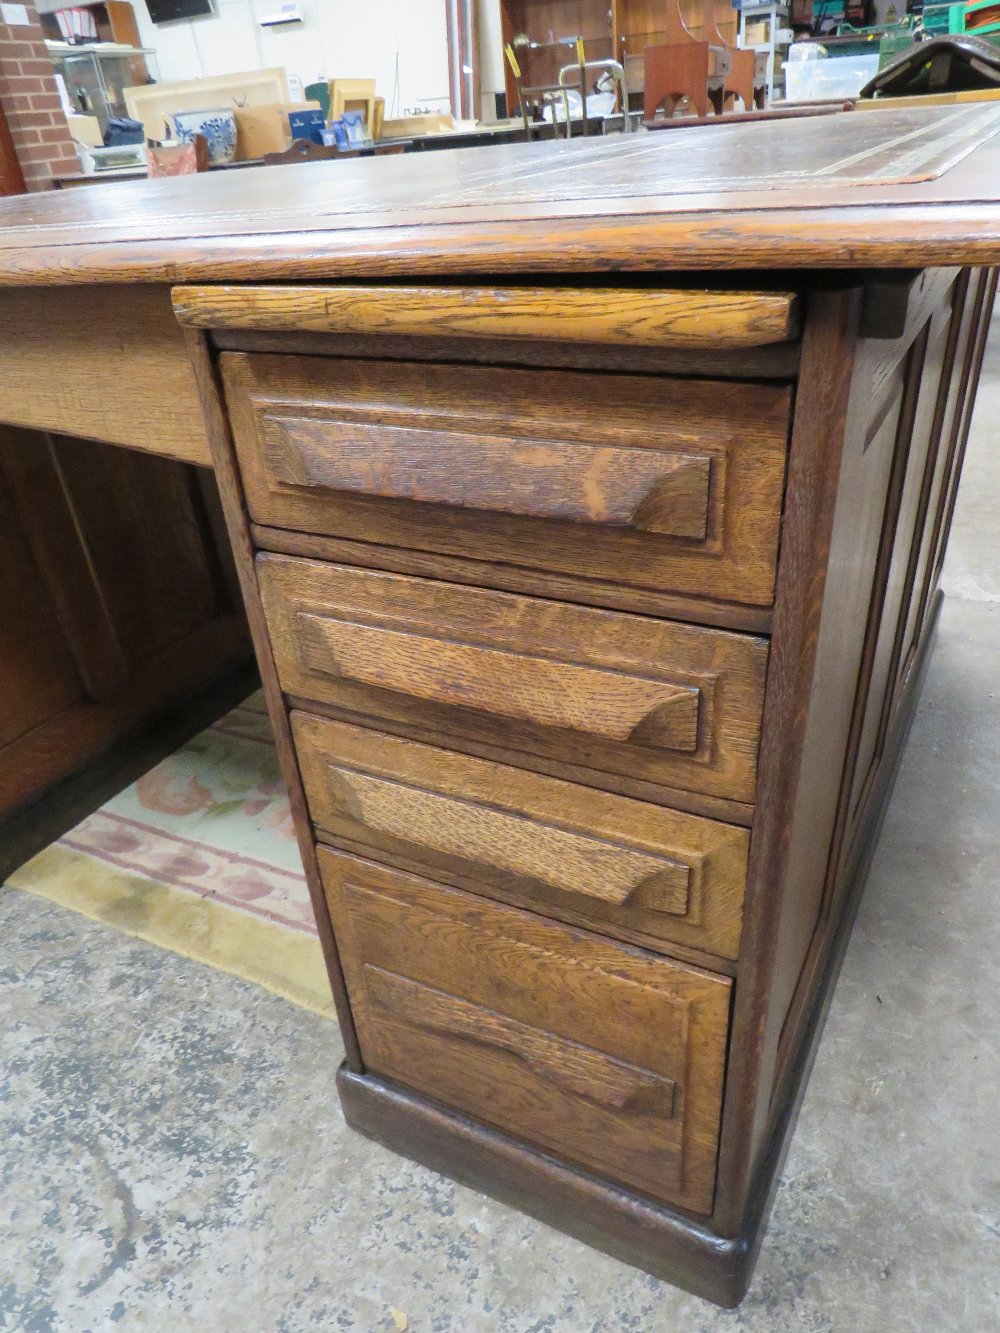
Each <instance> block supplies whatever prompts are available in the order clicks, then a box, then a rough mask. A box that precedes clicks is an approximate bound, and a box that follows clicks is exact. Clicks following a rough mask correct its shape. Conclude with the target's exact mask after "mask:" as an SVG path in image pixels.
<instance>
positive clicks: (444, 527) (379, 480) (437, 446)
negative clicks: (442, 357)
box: [221, 353, 790, 605]
mask: <svg viewBox="0 0 1000 1333" xmlns="http://www.w3.org/2000/svg"><path fill="white" fill-rule="evenodd" d="M221 365H222V371H223V377H224V379H225V384H226V393H227V399H228V403H229V410H230V416H231V419H232V423H233V430H234V434H235V439H236V447H237V451H238V453H239V458H240V466H241V471H242V474H243V483H244V488H245V491H246V496H247V502H248V505H249V508H250V513H251V515H252V517H253V518H254V519H255V520H256V521H257V522H258V523H262V524H269V525H271V526H275V527H281V528H291V529H297V530H300V531H305V532H312V533H324V534H328V535H332V536H337V537H343V538H348V539H353V540H360V541H366V542H376V543H381V544H385V545H390V546H396V547H408V548H410V549H414V550H421V551H432V552H435V553H439V554H447V555H452V556H463V557H471V558H474V559H479V560H482V561H490V562H502V563H505V564H510V565H515V566H519V567H521V568H526V569H538V570H545V571H549V572H555V573H560V574H571V575H580V576H584V577H590V578H594V579H601V580H606V581H609V582H611V583H614V584H619V585H622V584H624V585H630V586H632V587H641V588H644V589H652V590H654V591H656V592H658V593H663V592H676V593H681V594H693V595H697V596H707V597H713V598H717V599H721V600H724V601H730V602H742V603H748V604H754V605H767V604H769V603H770V602H771V600H772V594H773V587H774V567H775V559H776V552H777V542H778V523H779V514H780V508H781V496H782V486H783V481H784V472H785V453H786V444H787V433H788V421H789V410H790V390H789V389H788V388H787V387H785V386H780V385H778V386H776V385H764V384H746V383H733V382H729V383H712V382H706V381H697V380H683V379H674V380H668V379H660V378H655V377H652V376H639V375H636V376H629V375H599V374H586V373H580V372H573V371H528V370H510V369H504V368H492V367H488V368H482V367H470V366H452V365H437V364H430V365H423V364H422V365H407V364H405V363H398V362H371V361H367V362H366V361H349V360H338V359H335V358H323V357H296V356H266V355H247V354H243V353H227V354H225V355H223V356H222V358H221Z"/></svg>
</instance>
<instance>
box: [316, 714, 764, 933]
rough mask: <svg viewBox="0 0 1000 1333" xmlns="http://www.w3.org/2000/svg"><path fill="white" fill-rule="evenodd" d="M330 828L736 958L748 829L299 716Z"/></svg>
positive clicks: (370, 850)
mask: <svg viewBox="0 0 1000 1333" xmlns="http://www.w3.org/2000/svg"><path fill="white" fill-rule="evenodd" d="M292 731H293V734H294V736H295V748H296V753H297V755H298V759H299V766H300V768H301V770H302V778H303V782H304V783H305V788H306V794H307V796H308V799H309V809H310V813H311V815H312V819H313V822H314V823H315V824H316V825H317V827H318V828H319V829H320V830H321V836H326V837H327V838H328V839H331V840H332V841H334V842H336V843H337V844H338V845H339V846H346V847H347V848H348V849H349V850H352V851H361V852H364V853H366V854H369V855H374V856H381V855H385V854H388V855H390V856H391V857H393V858H394V859H396V860H397V861H399V862H401V863H402V864H403V865H409V864H411V863H412V864H413V865H415V866H416V867H417V868H419V869H422V870H426V871H428V872H430V873H433V874H436V875H438V876H440V877H442V878H445V879H447V880H448V881H449V882H457V883H459V884H460V885H465V886H466V887H469V888H472V889H474V890H476V891H480V890H481V891H483V892H486V893H489V894H491V895H493V896H499V897H501V898H505V899H507V900H512V901H514V902H517V903H519V904H520V905H523V906H530V907H535V908H539V909H541V910H543V911H548V912H550V913H552V914H554V915H557V916H560V917H563V918H564V919H569V920H571V921H573V922H575V923H579V924H583V925H598V926H603V927H605V928H607V929H610V930H611V932H612V933H614V931H615V930H616V929H617V930H620V931H621V930H624V931H626V932H628V933H629V937H630V938H631V937H632V936H641V937H642V938H643V942H648V943H652V944H654V945H655V944H656V943H658V942H664V941H675V942H677V943H679V944H685V945H689V946H691V947H693V948H700V949H705V950H707V951H709V952H711V953H716V954H720V955H722V956H724V957H727V958H735V957H736V956H737V953H738V950H739V940H740V923H741V920H742V908H743V892H744V888H745V884H746V868H747V849H748V846H749V841H750V834H749V833H748V831H747V830H746V829H741V828H733V827H731V826H730V825H728V824H721V823H718V822H717V821H715V820H711V819H700V818H698V817H697V816H695V815H686V814H680V813H678V812H677V811H673V810H664V809H662V808H661V807H659V806H655V805H647V804H646V803H644V802H641V801H631V800H628V799H626V798H625V797H622V796H611V795H609V794H607V793H606V792H597V791H592V790H590V789H589V788H586V787H579V786H576V785H574V784H572V783H569V782H561V781H560V780H559V779H557V778H549V777H541V776H539V775H538V774H537V773H526V772H524V771H523V770H521V769H516V768H508V767H507V766H506V765H504V764H492V763H486V762H485V761H483V760H482V759H470V758H469V757H468V756H466V755H459V754H455V753H454V752H452V751H449V750H441V749H438V748H436V747H432V746H429V745H420V744H417V743H416V742H415V741H407V740H400V739H399V738H397V737H394V736H384V735H382V734H380V733H379V732H373V731H368V730H365V729H364V728H361V727H354V726H350V725H349V724H347V723H342V722H331V721H329V720H327V719H324V718H318V717H312V716H310V715H308V714H306V713H293V714H292Z"/></svg>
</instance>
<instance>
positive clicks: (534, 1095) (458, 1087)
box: [319, 848, 731, 1213]
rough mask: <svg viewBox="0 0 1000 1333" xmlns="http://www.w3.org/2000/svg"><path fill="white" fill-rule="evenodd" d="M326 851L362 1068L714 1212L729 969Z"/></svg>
mask: <svg viewBox="0 0 1000 1333" xmlns="http://www.w3.org/2000/svg"><path fill="white" fill-rule="evenodd" d="M319 856H320V865H321V868H322V872H323V878H324V883H325V886H326V893H327V897H328V899H329V902H330V909H331V913H332V916H333V922H334V928H335V930H336V933H337V938H338V940H339V943H340V950H341V958H342V961H343V964H344V972H345V976H346V980H347V986H348V991H349V994H350V999H351V1006H352V1010H353V1013H354V1018H355V1022H356V1024H357V1029H358V1036H359V1040H360V1042H361V1050H362V1055H363V1058H364V1060H365V1064H366V1066H367V1067H368V1068H369V1069H371V1070H372V1071H373V1072H375V1073H378V1074H381V1075H384V1076H385V1077H387V1078H391V1079H395V1080H396V1081H398V1082H400V1083H402V1084H404V1085H406V1086H408V1087H410V1088H413V1089H415V1090H416V1091H418V1092H422V1093H424V1094H425V1095H427V1096H429V1097H431V1098H433V1099H434V1100H436V1101H438V1102H440V1103H443V1104H444V1105H446V1106H450V1107H453V1108H455V1109H456V1110H459V1111H462V1112H465V1113H467V1114H468V1115H471V1116H473V1117H475V1118H477V1119H479V1120H482V1121H485V1122H487V1123H489V1124H491V1125H494V1126H495V1127H496V1128H498V1129H501V1130H503V1131H505V1132H507V1133H509V1134H512V1135H515V1136H516V1137H518V1138H521V1139H524V1140H527V1141H528V1142H530V1143H533V1144H536V1145H538V1146H539V1147H541V1148H543V1149H546V1150H548V1151H550V1152H552V1153H555V1154H556V1155H558V1156H559V1157H562V1158H564V1159H565V1160H567V1161H570V1162H573V1163H576V1164H578V1165H580V1166H582V1167H584V1168H587V1169H589V1170H592V1171H594V1172H597V1173H598V1174H600V1175H603V1176H608V1177H610V1178H612V1179H613V1180H615V1181H617V1182H619V1183H621V1184H624V1185H628V1186H631V1187H632V1188H634V1189H637V1190H639V1191H641V1192H642V1193H643V1194H646V1195H648V1196H650V1197H652V1198H655V1199H660V1200H665V1201H669V1202H672V1203H677V1204H680V1205H681V1206H682V1207H685V1208H690V1209H692V1210H694V1211H696V1212H702V1213H707V1212H709V1211H710V1210H711V1205H712V1192H713V1187H714V1182H715V1159H716V1151H717V1141H718V1131H719V1113H720V1106H721V1100H722V1080H723V1069H724V1064H725V1050H726V1036H727V1025H728V1015H729V996H730V989H731V983H730V981H729V980H728V978H725V977H718V976H714V975H713V974H711V973H709V972H703V971H700V970H698V969H696V968H691V967H684V966H682V965H680V964H678V963H672V962H668V961H667V960H666V959H663V958H657V957H655V956H653V955H650V954H644V953H642V952H640V951H639V950H634V949H626V948H624V947H622V946H621V945H617V944H613V943H612V942H610V941H608V940H602V939H598V938H597V937H595V936H590V935H587V934H586V933H585V932H583V931H578V930H571V929H570V928H569V927H566V926H560V925H556V924H554V923H552V922H549V921H545V920H542V919H541V918H539V917H537V916H535V915H533V914H531V913H528V912H520V911H518V910H517V909H516V908H511V907H501V906H498V905H497V904H495V903H492V902H489V901H487V900H485V899H480V898H476V897H473V896H472V895H470V894H467V893H463V892H462V891H461V890H459V889H449V888H444V887H442V886H441V885H438V884H435V883H432V882H431V881H429V880H426V879H422V878H418V877H417V876H415V875H410V874H404V873H402V872H400V871H393V870H388V869H386V868H384V867H381V866H377V865H375V864H373V863H371V862H368V861H361V860H358V859H356V858H354V857H349V856H345V855H343V854H341V853H335V852H332V851H330V850H329V849H326V848H321V849H320V853H319ZM470 960H474V966H470Z"/></svg>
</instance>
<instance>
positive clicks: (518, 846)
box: [327, 764, 691, 916]
mask: <svg viewBox="0 0 1000 1333" xmlns="http://www.w3.org/2000/svg"><path fill="white" fill-rule="evenodd" d="M327 790H328V793H329V795H330V797H331V799H332V801H333V803H334V805H335V807H336V808H337V809H338V810H339V811H340V812H341V813H342V814H343V815H344V816H346V817H347V818H349V819H352V820H355V821H357V822H358V823H360V824H363V825H364V826H365V827H366V828H368V829H371V830H372V831H373V832H376V833H381V834H386V835H388V836H389V837H394V838H402V839H404V840H406V841H407V842H410V843H417V844H419V845H421V846H424V847H428V848H431V849H432V850H434V851H436V852H442V853H444V854H445V855H448V856H456V857H461V858H462V859H463V860H466V861H473V862H476V863H477V864H480V865H487V866H494V867H495V868H496V869H498V870H505V871H509V872H513V873H514V874H517V875H523V876H525V877H527V878H529V879H533V880H537V881H540V882H542V883H543V884H548V885H550V886H551V887H552V888H555V889H562V890H565V891H566V892H569V893H580V894H586V895H587V896H588V897H591V898H599V899H601V900H602V901H604V902H607V903H611V904H613V905H614V906H618V907H620V906H623V905H624V904H626V903H628V904H629V905H631V906H642V907H643V908H645V909H646V910H651V911H660V912H667V913H670V914H671V915H675V916H683V915H684V914H685V912H686V911H687V909H688V893H689V881H690V875H691V871H690V867H689V866H686V865H684V864H683V863H682V862H680V861H671V860H669V859H668V858H667V857H664V856H658V855H655V854H654V853H652V852H645V851H641V850H639V849H638V848H635V847H630V846H628V845H627V844H623V843H615V842H609V841H604V840H601V839H598V838H591V837H586V836H584V835H583V834H580V833H575V832H570V831H567V830H566V829H562V828H558V827H556V826H555V825H552V824H543V823H541V822H539V821H537V820H529V819H525V818H524V816H523V815H517V814H510V813H508V812H506V811H503V810H497V809H495V808H493V807H491V806H486V805H480V804H478V803H476V802H473V801H466V800H460V799H458V798H457V797H453V796H442V795H440V794H439V793H437V792H433V791H425V790H423V789H421V788H417V787H411V786H408V785H407V784H405V783H402V782H397V781H388V780H386V779H384V778H380V777H373V776H372V775H370V774H368V773H361V772H358V771H357V770H356V769H352V768H345V767H340V766H339V765H334V764H331V765H330V766H329V769H328V777H327Z"/></svg>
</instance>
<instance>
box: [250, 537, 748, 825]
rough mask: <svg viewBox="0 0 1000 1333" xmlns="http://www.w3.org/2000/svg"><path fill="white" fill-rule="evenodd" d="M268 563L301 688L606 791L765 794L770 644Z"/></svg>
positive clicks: (503, 596)
mask: <svg viewBox="0 0 1000 1333" xmlns="http://www.w3.org/2000/svg"><path fill="white" fill-rule="evenodd" d="M257 570H258V577H259V581H260V589H261V595H262V598H263V602H264V610H265V613H266V616H267V621H268V626H269V628H270V633H271V640H272V644H273V646H274V652H275V659H276V662H277V666H278V674H279V676H280V677H281V683H282V686H283V688H284V689H285V690H286V692H288V693H290V694H294V695H297V696H299V697H300V698H305V699H316V700H319V701H321V702H323V703H327V704H330V705H333V706H334V707H336V708H338V709H343V710H344V711H345V712H348V713H350V714H354V715H359V716H361V717H366V718H372V717H375V718H380V719H384V720H392V721H395V722H399V723H403V724H406V725H407V727H410V728H413V729H415V730H417V731H418V732H420V733H421V734H420V737H419V738H420V739H424V738H426V739H429V740H435V741H444V742H445V743H447V744H448V745H449V746H454V747H455V748H457V749H468V748H471V749H472V750H473V752H490V753H491V754H492V753H498V752H499V753H500V754H501V756H502V757H507V756H508V755H510V756H511V757H512V758H513V761H514V762H515V763H518V764H520V763H524V764H525V765H526V766H528V767H534V766H536V765H537V766H541V767H542V768H543V769H544V768H545V767H546V765H548V766H549V767H550V768H560V766H561V768H562V770H565V773H563V772H559V773H557V776H562V775H565V776H569V777H577V776H581V775H582V776H583V780H584V781H591V782H594V783H595V784H596V785H599V786H601V785H610V786H614V785H615V778H616V775H617V776H618V777H619V778H621V777H624V778H627V779H630V780H632V779H635V780H638V781H641V782H645V783H652V784H655V785H657V786H658V787H662V788H664V789H666V790H667V791H676V790H678V789H679V790H682V791H693V792H703V793H706V794H708V795H712V796H720V797H729V798H731V799H733V800H736V801H742V802H748V801H750V800H751V799H752V797H753V790H754V780H755V773H756V760H757V742H758V735H759V731H760V718H761V709H762V700H763V688H764V672H765V667H766V663H767V646H766V644H765V642H764V641H763V640H760V639H756V638H753V637H752V636H750V635H745V634H733V633H729V632H727V631H724V630H714V629H704V628H700V627H697V626H689V625H679V624H674V623H672V622H668V621H661V620H652V619H648V618H646V617H641V616H631V615H623V614H620V613H618V612H614V611H600V610H594V609H590V608H585V607H578V606H569V605H565V604H563V603H558V602H549V601H544V600H542V599H541V598H535V597H520V596H516V595H514V594H510V593H499V592H490V591H487V590H484V589H480V588H463V587H459V586H456V585H454V584H449V583H441V582H438V581H436V580H433V579H418V578H409V577H406V576H403V575H397V574H382V573H377V572H373V571H370V570H361V569H354V568H350V567H348V566H344V565H332V564H325V563H322V562H319V561H313V560H298V559H293V558H291V557H287V556H277V555H262V556H258V558H257Z"/></svg>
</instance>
